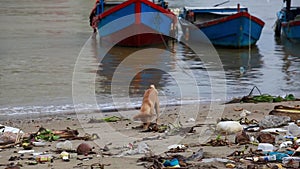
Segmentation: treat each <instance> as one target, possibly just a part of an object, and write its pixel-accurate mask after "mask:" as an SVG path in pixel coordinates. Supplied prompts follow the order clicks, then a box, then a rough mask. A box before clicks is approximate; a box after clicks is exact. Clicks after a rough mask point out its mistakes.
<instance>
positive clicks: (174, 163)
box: [163, 158, 180, 168]
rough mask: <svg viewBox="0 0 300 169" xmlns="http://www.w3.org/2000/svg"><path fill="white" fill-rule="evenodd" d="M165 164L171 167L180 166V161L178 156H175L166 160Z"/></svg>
mask: <svg viewBox="0 0 300 169" xmlns="http://www.w3.org/2000/svg"><path fill="white" fill-rule="evenodd" d="M163 165H164V167H171V168H178V167H180V165H179V161H178V159H177V158H174V159H172V160H164V162H163Z"/></svg>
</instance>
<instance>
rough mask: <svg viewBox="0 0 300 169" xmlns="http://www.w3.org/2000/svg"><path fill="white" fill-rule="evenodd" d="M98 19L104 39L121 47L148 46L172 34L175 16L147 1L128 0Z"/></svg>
mask: <svg viewBox="0 0 300 169" xmlns="http://www.w3.org/2000/svg"><path fill="white" fill-rule="evenodd" d="M98 18H99V22H98V30H99V35H100V37H101V39H104V40H107V41H109V42H110V43H117V44H118V45H122V46H145V45H152V44H158V43H162V42H164V41H165V40H166V39H167V37H168V36H171V29H172V25H173V23H174V18H175V15H174V14H173V13H172V12H170V11H169V10H166V9H164V8H162V7H160V6H158V5H156V4H154V3H152V2H150V1H148V0H129V1H126V2H124V3H122V4H119V5H117V6H115V7H113V8H111V9H109V10H107V11H105V12H103V13H102V14H99V16H98Z"/></svg>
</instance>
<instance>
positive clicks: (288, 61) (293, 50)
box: [275, 37, 300, 91]
mask: <svg viewBox="0 0 300 169" xmlns="http://www.w3.org/2000/svg"><path fill="white" fill-rule="evenodd" d="M275 40H276V43H277V49H276V50H277V51H278V52H280V54H281V55H282V56H283V58H282V61H283V63H282V68H281V70H282V72H283V73H284V74H285V77H284V80H285V81H286V84H287V85H288V86H289V88H288V89H286V90H287V91H300V70H299V67H300V44H299V43H293V42H291V41H290V40H288V39H287V38H286V37H278V38H276V39H275Z"/></svg>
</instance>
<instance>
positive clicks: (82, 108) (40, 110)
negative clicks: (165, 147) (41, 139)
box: [0, 99, 219, 116]
mask: <svg viewBox="0 0 300 169" xmlns="http://www.w3.org/2000/svg"><path fill="white" fill-rule="evenodd" d="M215 101H219V100H215ZM205 102H210V101H209V100H205V99H201V100H176V99H174V100H168V101H161V103H160V106H161V107H165V106H180V105H187V104H197V103H205ZM141 104H142V103H141V101H136V102H131V103H127V102H118V103H105V104H97V105H88V104H79V105H73V104H65V105H48V106H36V105H35V106H9V107H0V115H1V116H3V115H5V116H17V115H33V114H60V113H72V112H87V111H91V112H93V111H99V112H115V111H124V110H133V109H139V108H140V106H141Z"/></svg>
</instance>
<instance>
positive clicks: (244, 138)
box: [235, 131, 250, 144]
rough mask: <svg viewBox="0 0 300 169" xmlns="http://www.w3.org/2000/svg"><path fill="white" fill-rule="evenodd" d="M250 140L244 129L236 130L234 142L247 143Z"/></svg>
mask: <svg viewBox="0 0 300 169" xmlns="http://www.w3.org/2000/svg"><path fill="white" fill-rule="evenodd" d="M249 142H250V137H249V135H247V133H246V132H245V131H241V132H238V133H237V134H236V136H235V143H236V144H247V143H249Z"/></svg>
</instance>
